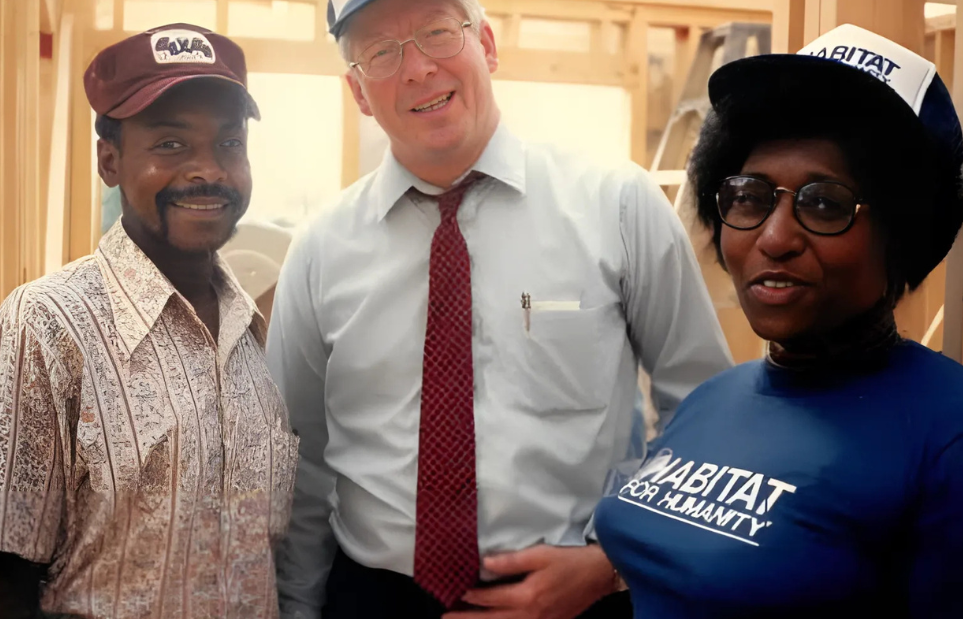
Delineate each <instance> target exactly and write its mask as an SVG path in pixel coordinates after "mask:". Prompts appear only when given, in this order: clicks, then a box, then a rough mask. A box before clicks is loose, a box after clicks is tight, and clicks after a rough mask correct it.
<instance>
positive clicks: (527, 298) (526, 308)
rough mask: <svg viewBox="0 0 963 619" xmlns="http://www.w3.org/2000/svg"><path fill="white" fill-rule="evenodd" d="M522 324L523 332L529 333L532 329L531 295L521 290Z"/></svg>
mask: <svg viewBox="0 0 963 619" xmlns="http://www.w3.org/2000/svg"><path fill="white" fill-rule="evenodd" d="M522 324H523V325H524V327H525V333H530V332H531V330H532V295H530V294H528V293H527V292H522Z"/></svg>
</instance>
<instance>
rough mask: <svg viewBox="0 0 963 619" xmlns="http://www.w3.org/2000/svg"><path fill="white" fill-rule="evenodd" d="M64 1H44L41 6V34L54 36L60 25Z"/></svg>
mask: <svg viewBox="0 0 963 619" xmlns="http://www.w3.org/2000/svg"><path fill="white" fill-rule="evenodd" d="M62 9H63V0H42V2H41V4H40V32H44V33H47V34H53V33H54V32H57V26H58V25H59V24H60V14H61V11H62Z"/></svg>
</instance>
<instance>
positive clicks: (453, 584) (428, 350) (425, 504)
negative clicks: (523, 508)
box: [415, 177, 479, 608]
mask: <svg viewBox="0 0 963 619" xmlns="http://www.w3.org/2000/svg"><path fill="white" fill-rule="evenodd" d="M474 180H475V179H474V178H473V177H469V179H468V180H466V181H465V182H464V183H462V184H461V185H459V186H458V187H456V188H454V189H451V190H449V191H448V192H446V193H444V194H442V195H441V196H438V208H439V210H440V211H441V224H440V225H439V226H438V229H437V230H436V231H435V236H434V238H433V239H432V241H431V264H430V267H429V290H428V329H427V331H426V333H425V360H424V376H423V379H422V388H421V430H420V434H419V442H418V499H417V520H416V525H415V582H416V583H418V585H419V586H420V587H421V588H422V589H424V590H425V591H427V592H428V593H430V594H432V595H433V596H434V597H435V598H437V599H438V601H440V602H441V603H442V604H444V605H445V607H446V608H451V607H452V606H453V605H454V604H455V603H456V602H457V601H458V600H460V599H461V597H462V596H463V595H464V594H465V592H466V591H468V589H470V588H471V587H472V586H474V585H475V583H476V582H477V580H478V570H479V558H478V502H477V494H476V490H475V409H474V373H473V371H472V356H471V331H472V326H471V315H472V314H471V264H470V261H469V258H468V246H467V245H466V244H465V237H463V236H462V234H461V230H460V229H459V228H458V220H457V219H456V215H457V214H458V207H459V206H460V205H461V201H462V198H463V197H464V196H465V192H466V191H467V190H468V187H469V186H470V185H471V184H472V183H473V182H474Z"/></svg>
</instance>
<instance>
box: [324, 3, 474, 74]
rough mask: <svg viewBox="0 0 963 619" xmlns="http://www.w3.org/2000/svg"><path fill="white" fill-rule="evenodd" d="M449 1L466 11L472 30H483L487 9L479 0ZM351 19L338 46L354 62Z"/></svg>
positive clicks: (342, 32) (344, 28)
mask: <svg viewBox="0 0 963 619" xmlns="http://www.w3.org/2000/svg"><path fill="white" fill-rule="evenodd" d="M448 2H450V3H451V4H454V5H455V6H457V7H458V8H460V9H461V10H462V11H463V12H464V14H465V17H466V18H467V19H468V21H470V22H471V28H472V30H474V31H475V33H476V34H477V33H478V32H480V31H481V25H482V22H483V21H485V9H484V7H482V5H481V2H479V0H448ZM351 21H352V18H351V17H349V18H348V21H346V22H345V23H344V26H342V29H341V37H340V38H339V39H338V48H339V49H340V50H341V57H342V58H344V59H345V60H346V61H348V62H352V59H351V58H350V57H349V56H350V54H351V43H350V37H349V34H350V32H349V30H350V29H351Z"/></svg>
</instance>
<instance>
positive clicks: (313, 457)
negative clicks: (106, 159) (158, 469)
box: [268, 0, 731, 619]
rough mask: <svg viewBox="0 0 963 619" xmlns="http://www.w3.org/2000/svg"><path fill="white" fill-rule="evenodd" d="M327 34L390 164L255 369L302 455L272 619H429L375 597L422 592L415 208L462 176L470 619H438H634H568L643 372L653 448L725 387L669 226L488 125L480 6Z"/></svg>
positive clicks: (591, 583) (376, 11) (719, 358)
mask: <svg viewBox="0 0 963 619" xmlns="http://www.w3.org/2000/svg"><path fill="white" fill-rule="evenodd" d="M328 18H329V24H330V26H331V32H332V34H334V35H335V36H336V37H338V39H339V43H340V45H341V48H342V53H343V55H344V57H345V59H346V60H347V61H348V62H349V66H350V69H349V71H348V74H347V80H348V83H349V84H350V86H351V88H352V91H353V93H354V96H355V99H356V100H357V103H358V106H359V107H360V109H361V111H362V113H364V114H366V115H369V116H373V117H374V118H375V119H376V120H377V121H378V123H379V124H380V125H381V127H383V128H384V130H385V132H386V133H387V135H388V136H389V138H390V143H391V147H390V149H389V151H388V152H387V154H386V155H385V159H384V161H383V163H382V164H381V166H380V167H379V168H378V169H377V170H375V171H374V172H373V173H372V174H370V175H368V176H366V177H365V178H363V179H361V180H360V181H358V182H357V183H355V184H354V185H353V186H351V187H349V188H348V189H347V190H345V192H344V193H343V194H342V195H341V196H340V198H339V199H338V200H337V201H336V203H335V204H333V205H331V206H330V207H329V208H326V209H325V210H324V212H323V213H322V214H320V216H318V217H317V218H316V219H315V220H313V221H311V222H310V224H309V225H307V226H306V227H305V228H304V229H303V230H302V231H301V233H300V234H299V237H298V238H297V239H296V241H295V242H294V244H293V245H292V247H291V250H290V252H289V254H288V258H287V262H286V264H285V266H284V268H283V271H282V274H281V278H280V282H279V284H278V289H277V295H276V301H275V307H274V311H273V317H272V322H271V326H270V335H269V343H268V360H269V364H270V367H271V369H272V372H273V374H274V376H275V378H276V380H277V382H278V384H279V387H280V389H281V391H282V393H283V395H284V397H285V399H286V401H287V404H288V407H289V409H290V411H291V418H292V425H293V426H294V427H295V429H296V430H297V431H298V432H299V433H300V437H301V446H302V447H301V463H300V468H299V471H298V479H297V484H296V490H295V499H294V508H293V515H292V521H291V525H290V533H289V536H288V539H287V541H286V543H285V545H284V547H283V548H282V549H281V550H280V552H279V557H278V563H279V587H280V597H281V606H282V616H284V617H311V618H315V617H318V616H321V614H322V607H325V605H326V604H327V607H325V610H324V614H323V615H324V616H325V617H326V618H329V619H338V618H339V617H359V618H361V619H366V617H369V616H370V617H373V618H374V619H381V617H394V616H397V617H406V616H427V615H420V614H419V613H421V611H417V610H412V609H413V608H415V607H414V606H406V604H407V602H405V601H402V599H401V598H402V597H404V596H401V594H400V593H399V594H398V595H399V596H401V597H398V598H397V599H395V598H393V597H392V596H393V595H395V593H396V592H398V591H401V590H402V589H404V587H406V586H410V587H412V588H416V585H414V583H413V581H412V579H411V576H412V573H413V556H414V548H415V528H416V527H415V515H416V509H415V506H416V490H417V475H418V470H417V469H418V445H419V419H420V403H421V399H420V398H421V387H422V383H421V381H422V361H423V353H424V345H425V332H426V316H427V304H428V291H429V290H428V289H429V286H428V283H429V270H428V267H429V254H430V250H431V243H432V236H433V234H434V232H435V229H436V228H437V227H438V224H439V222H440V219H441V217H440V214H439V210H438V204H437V201H436V200H434V199H432V198H431V196H433V195H439V194H441V193H442V192H443V191H444V190H445V189H447V188H450V187H452V186H453V185H456V184H458V183H459V182H460V181H461V180H462V179H464V178H465V177H466V176H467V175H468V174H469V173H472V172H474V173H475V176H479V175H480V176H481V180H479V181H476V182H475V183H474V184H473V185H472V187H471V188H470V189H469V190H468V193H467V195H466V197H465V198H464V201H463V202H462V204H461V207H460V209H459V211H458V215H457V223H458V226H459V228H460V230H461V233H462V234H463V236H464V238H465V241H466V243H467V246H468V252H469V255H470V260H471V296H472V358H473V367H474V385H475V395H474V418H475V440H476V454H475V460H476V484H477V511H478V514H477V515H478V546H479V552H480V555H481V557H482V558H483V561H482V565H481V566H480V573H481V580H480V582H479V587H478V588H476V589H473V590H471V591H469V593H468V594H467V595H466V596H465V600H466V601H467V602H469V603H470V604H471V605H472V606H473V607H474V610H466V611H456V612H453V613H448V614H446V615H444V616H445V617H452V618H456V617H457V618H461V619H469V618H473V617H478V618H479V619H481V618H486V617H490V618H491V619H497V618H500V617H504V618H528V617H552V618H556V619H573V618H574V617H578V616H582V617H589V616H605V617H612V618H614V619H617V618H618V617H619V616H628V615H620V614H619V613H620V612H623V611H607V612H606V613H602V614H599V612H596V614H595V615H591V614H582V613H584V612H586V611H589V612H591V609H592V608H595V609H599V608H601V607H600V606H599V604H600V603H603V602H605V599H609V598H612V597H614V596H613V595H610V594H612V593H613V592H614V591H615V590H616V589H617V586H616V583H617V582H618V579H617V578H616V577H615V574H614V571H613V569H612V566H611V564H610V563H609V561H608V559H607V558H606V557H605V556H604V554H603V553H602V552H601V550H599V548H598V545H597V544H595V543H594V529H593V525H592V521H591V516H592V513H593V511H594V509H595V505H596V503H597V502H598V501H599V499H600V498H601V497H602V496H603V494H604V493H605V492H606V491H607V488H609V487H610V486H611V485H612V483H613V480H614V479H616V478H617V477H618V475H619V474H620V472H624V471H631V470H635V469H637V467H638V464H639V458H640V454H639V453H638V451H639V449H638V447H639V445H640V444H644V443H641V442H640V440H639V439H640V438H641V437H640V436H635V435H638V434H639V433H644V431H645V425H644V424H643V423H641V422H640V420H639V419H637V417H638V413H637V412H634V406H633V404H634V399H635V396H636V392H637V376H638V369H639V364H641V366H642V367H643V368H644V369H645V370H646V372H647V373H648V374H649V376H650V377H651V384H652V389H651V391H652V393H651V396H652V401H653V405H654V407H655V409H656V410H657V411H658V414H659V422H658V424H657V425H658V427H659V428H661V426H663V425H664V424H665V423H666V422H667V421H668V420H669V418H670V417H671V416H672V414H673V412H674V411H675V409H676V407H677V405H678V403H679V402H680V401H681V400H682V399H683V398H684V397H685V396H686V395H687V394H688V393H689V392H690V391H691V390H692V389H693V388H695V387H696V386H697V385H698V384H700V383H701V382H703V381H704V380H706V379H707V378H709V377H711V376H713V375H715V374H716V373H718V372H720V371H722V370H724V369H726V368H728V367H729V366H730V365H731V359H730V356H729V352H728V349H727V347H726V344H725V340H724V338H723V334H722V331H721V329H720V327H719V323H718V321H717V319H716V315H715V312H714V310H713V307H712V303H711V301H710V298H709V295H708V292H707V291H706V288H705V285H704V283H703V281H702V279H701V275H700V270H699V265H698V263H697V261H696V258H695V256H694V253H693V251H692V248H691V246H690V243H689V240H688V238H687V235H686V233H685V230H684V229H683V226H682V224H681V222H680V221H679V220H678V218H677V217H676V215H675V213H674V212H673V210H672V208H671V206H670V204H669V203H668V201H667V199H666V198H665V196H664V195H663V193H662V191H661V190H660V188H659V187H658V186H657V185H656V184H655V183H653V182H652V181H651V179H650V178H649V177H648V176H647V174H646V173H645V171H643V170H642V169H641V168H639V167H638V166H636V165H634V164H630V163H626V164H625V165H624V166H621V167H618V168H602V167H599V166H597V165H594V164H593V163H592V162H590V161H585V160H584V159H582V158H580V157H578V156H570V155H565V154H561V153H559V152H556V151H555V150H553V149H552V148H549V147H536V146H533V145H528V144H525V143H523V142H521V141H520V140H519V139H518V138H516V137H515V136H514V135H512V134H511V133H510V132H509V131H508V130H507V129H506V128H505V127H504V126H503V125H502V124H501V123H500V117H499V110H498V107H497V105H496V103H495V100H494V97H493V95H492V85H491V73H493V72H494V71H495V70H496V68H497V66H498V56H497V51H496V49H495V43H494V36H493V34H492V30H491V27H490V26H489V24H488V23H487V22H486V21H485V20H484V14H483V11H482V10H481V8H480V7H479V5H478V3H477V0H419V1H417V2H414V1H412V0H332V2H330V4H329V11H328ZM446 24H447V25H446ZM438 37H447V39H444V40H442V39H439V38H438ZM459 37H460V38H459ZM456 44H457V45H456ZM456 47H457V49H455V48H456ZM523 294H524V295H527V298H528V299H529V303H527V305H529V306H530V307H528V308H525V309H523V307H522V303H520V299H522V295H523ZM332 565H334V567H333V568H332ZM329 576H330V579H329ZM335 579H337V583H338V584H337V586H335V585H333V584H332V582H333V581H334V580H335ZM392 579H394V580H392ZM398 583H400V584H398ZM396 584H397V585H398V588H397V591H396V589H395V585H396ZM486 585H488V586H486ZM349 590H353V593H352V591H349ZM332 591H334V594H335V596H336V597H337V596H340V598H342V599H341V600H340V601H339V602H338V604H337V605H333V600H332ZM351 595H353V596H354V597H353V598H352V599H351V600H348V601H347V602H346V601H345V600H346V599H347V598H348V597H349V596H351ZM603 598H605V599H603ZM600 600H601V602H600ZM352 605H354V606H352ZM593 605H594V606H593ZM334 606H337V608H340V609H341V610H335V609H334ZM345 608H348V609H352V608H353V610H344V609H345ZM375 608H384V609H391V610H390V611H385V610H377V611H376V610H371V609H375ZM611 608H615V607H614V606H613V607H611ZM365 609H367V610H365ZM441 612H442V611H439V612H438V613H436V614H434V615H433V616H440V615H441ZM379 613H380V616H379ZM431 614H432V613H428V615H431Z"/></svg>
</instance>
